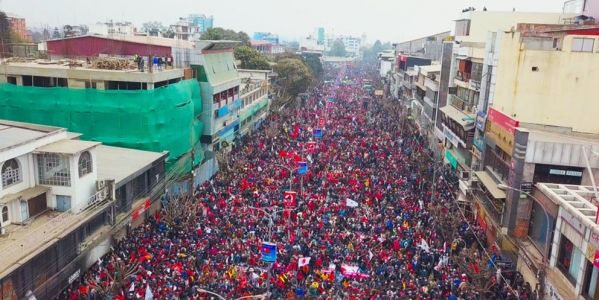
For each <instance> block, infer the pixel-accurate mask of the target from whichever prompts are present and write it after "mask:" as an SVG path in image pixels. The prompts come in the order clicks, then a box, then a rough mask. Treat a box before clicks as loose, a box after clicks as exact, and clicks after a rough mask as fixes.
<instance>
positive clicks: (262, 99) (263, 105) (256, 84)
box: [238, 70, 273, 136]
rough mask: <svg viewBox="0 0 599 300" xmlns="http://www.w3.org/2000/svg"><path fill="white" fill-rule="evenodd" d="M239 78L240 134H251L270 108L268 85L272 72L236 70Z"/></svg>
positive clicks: (258, 126)
mask: <svg viewBox="0 0 599 300" xmlns="http://www.w3.org/2000/svg"><path fill="white" fill-rule="evenodd" d="M238 72H239V76H240V77H241V85H240V90H241V101H242V102H243V104H242V108H241V109H240V110H239V122H240V134H241V135H242V136H243V135H246V134H251V133H252V132H253V131H254V130H256V129H258V128H260V126H261V125H262V121H264V120H265V119H266V117H267V116H268V111H269V108H270V104H271V103H270V97H269V85H270V81H271V76H272V75H273V73H272V71H269V70H238Z"/></svg>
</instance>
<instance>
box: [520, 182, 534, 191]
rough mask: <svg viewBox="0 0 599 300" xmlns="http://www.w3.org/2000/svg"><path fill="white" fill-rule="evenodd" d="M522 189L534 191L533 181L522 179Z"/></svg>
mask: <svg viewBox="0 0 599 300" xmlns="http://www.w3.org/2000/svg"><path fill="white" fill-rule="evenodd" d="M520 190H521V191H522V192H524V193H530V192H532V182H530V181H522V182H521V183H520Z"/></svg>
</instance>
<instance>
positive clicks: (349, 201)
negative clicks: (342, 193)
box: [345, 198, 358, 207]
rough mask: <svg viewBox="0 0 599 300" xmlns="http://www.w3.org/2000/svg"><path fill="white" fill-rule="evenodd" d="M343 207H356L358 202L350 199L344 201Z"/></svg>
mask: <svg viewBox="0 0 599 300" xmlns="http://www.w3.org/2000/svg"><path fill="white" fill-rule="evenodd" d="M345 206H349V207H358V202H356V201H354V200H352V199H349V198H347V199H345Z"/></svg>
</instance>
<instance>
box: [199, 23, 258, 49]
mask: <svg viewBox="0 0 599 300" xmlns="http://www.w3.org/2000/svg"><path fill="white" fill-rule="evenodd" d="M200 40H208V41H211V40H213V41H218V40H228V41H238V42H240V44H239V45H238V46H237V47H240V46H250V36H249V35H248V34H247V33H245V32H243V31H239V32H235V31H234V30H231V29H224V28H221V27H213V28H208V30H206V31H205V32H204V33H202V35H201V36H200Z"/></svg>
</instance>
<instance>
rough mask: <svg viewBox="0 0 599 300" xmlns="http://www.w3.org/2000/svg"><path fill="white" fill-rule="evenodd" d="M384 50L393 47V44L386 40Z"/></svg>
mask: <svg viewBox="0 0 599 300" xmlns="http://www.w3.org/2000/svg"><path fill="white" fill-rule="evenodd" d="M382 47H383V50H391V49H393V45H392V44H391V43H390V42H386V43H384V44H383V46H382Z"/></svg>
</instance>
